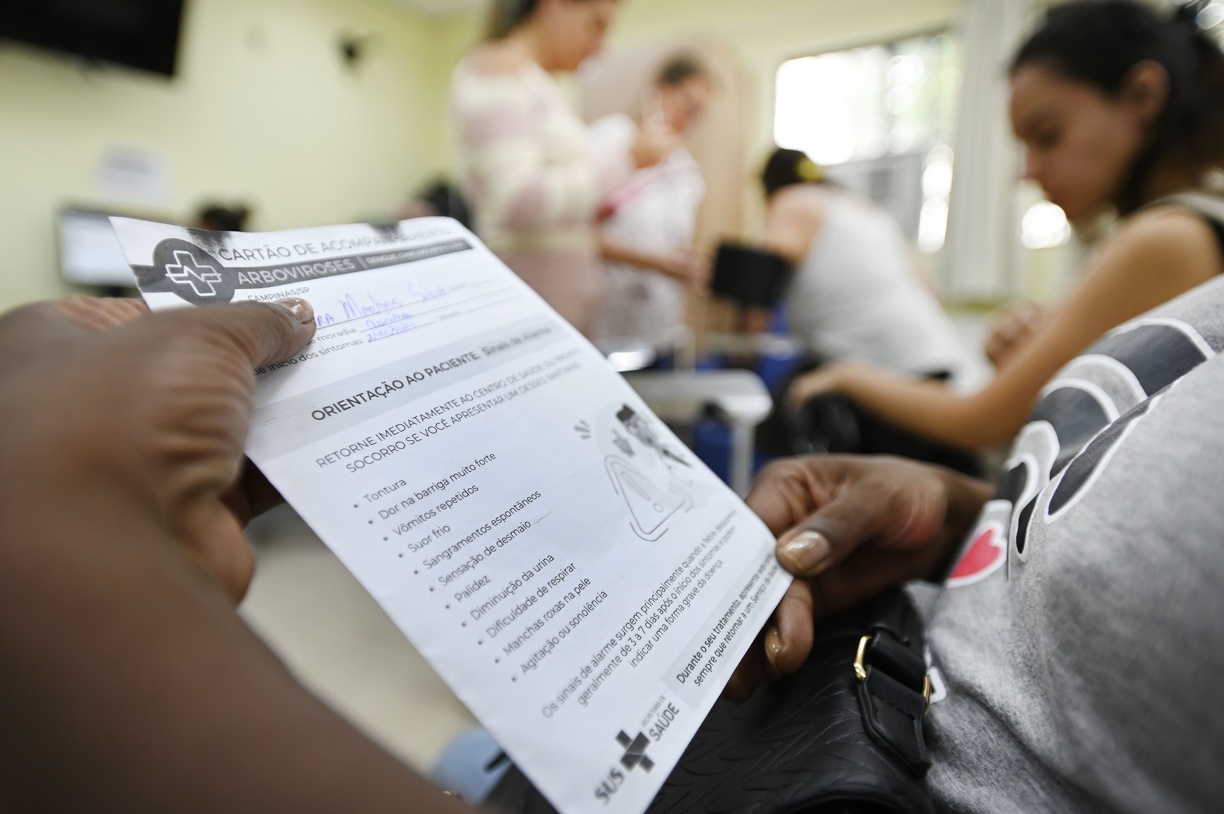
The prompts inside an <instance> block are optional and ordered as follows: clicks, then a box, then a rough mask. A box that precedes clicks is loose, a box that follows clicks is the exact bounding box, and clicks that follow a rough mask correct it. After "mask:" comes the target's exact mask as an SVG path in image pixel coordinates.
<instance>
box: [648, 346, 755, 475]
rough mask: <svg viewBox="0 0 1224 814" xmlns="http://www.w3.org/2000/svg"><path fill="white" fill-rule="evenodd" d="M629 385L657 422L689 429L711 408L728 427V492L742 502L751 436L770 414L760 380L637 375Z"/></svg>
mask: <svg viewBox="0 0 1224 814" xmlns="http://www.w3.org/2000/svg"><path fill="white" fill-rule="evenodd" d="M625 381H627V382H628V383H629V386H630V387H632V388H633V389H634V390H635V391H637V394H638V395H639V396H641V397H642V400H643V401H645V402H646V403H647V404H648V405H650V409H652V410H654V411H655V413H656V414H657V415H658V416H659V418H661V419H663V421H665V422H667V423H669V424H692V423H694V422H696V421H697V419H699V418H701V415H702V412H703V411H704V409H705V407H706V405H712V406H713V407H714V408H715V409H716V410H718V411H719V413H720V414H721V415H722V416H724V417H725V418H726V420H727V423H728V424H730V426H731V488H732V489H734V490H735V492H736V493H737V494H738V495H740V496H741V497H743V496H744V495H747V494H748V489H749V488H750V487H751V486H752V453H753V432H754V430H755V429H756V426H757V425H758V424H760V423H761V422H762V421H764V420H765V417H766V416H767V415H769V411H770V410H771V409H772V408H773V399H772V398H770V396H769V391H768V390H766V389H765V385H764V383H763V382H762V381H761V378H760V377H759V376H757V375H756V374H755V373H752V372H750V371H747V370H710V371H687V370H685V371H641V372H638V373H628V374H626V375H625Z"/></svg>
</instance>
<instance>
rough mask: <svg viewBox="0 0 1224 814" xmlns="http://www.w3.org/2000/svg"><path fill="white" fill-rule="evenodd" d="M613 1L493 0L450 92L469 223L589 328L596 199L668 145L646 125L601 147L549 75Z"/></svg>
mask: <svg viewBox="0 0 1224 814" xmlns="http://www.w3.org/2000/svg"><path fill="white" fill-rule="evenodd" d="M616 8H617V3H616V0H497V2H495V4H494V18H493V24H492V26H491V29H490V33H489V38H488V39H487V40H485V41H484V42H482V43H481V44H480V45H478V46H477V47H476V48H474V49H473V50H472V51H471V53H469V54H468V55H467V57H465V58H464V60H463V62H462V63H461V64H460V65H459V68H458V69H457V70H456V72H455V77H454V81H453V85H452V95H451V103H452V109H453V111H454V114H455V116H456V119H457V125H458V134H459V147H460V151H461V153H462V157H463V161H464V165H465V176H466V185H467V192H468V194H469V197H470V199H471V202H472V207H473V209H474V211H475V217H476V226H477V231H478V232H479V233H480V235H481V237H482V238H483V239H484V240H485V242H486V243H488V245H489V248H491V249H492V250H493V251H494V252H496V253H497V255H498V256H499V257H501V258H502V260H503V261H505V263H506V264H507V265H508V266H510V268H511V269H513V270H514V271H515V272H516V273H517V274H518V275H519V276H520V277H522V278H523V280H524V281H526V282H527V284H528V285H530V286H531V287H532V288H534V289H535V290H536V291H538V292H539V293H540V295H541V296H543V297H544V299H545V300H547V301H548V302H549V304H551V305H552V306H553V307H554V308H556V309H557V310H558V311H559V312H560V313H561V315H562V316H563V317H565V318H566V319H567V320H569V321H570V322H571V323H572V324H573V325H574V326H575V327H576V328H578V329H579V330H581V331H583V332H584V333H588V334H589V333H591V332H592V331H593V328H594V319H595V313H596V309H597V305H598V300H599V290H600V288H599V267H598V257H597V251H596V240H595V232H594V223H595V215H596V210H597V208H598V205H599V201H600V200H601V199H602V198H603V196H604V195H605V194H607V193H608V192H609V191H610V190H612V189H614V188H616V187H617V186H619V185H621V184H623V183H624V182H625V181H626V180H628V178H629V176H630V175H631V173H632V172H633V171H634V169H635V168H638V167H645V166H652V165H654V164H656V163H658V162H659V161H660V160H661V159H662V158H663V157H664V156H665V155H667V153H668V152H670V151H671V148H672V147H673V146H674V144H675V139H674V137H673V136H671V135H670V134H669V133H667V132H666V131H665V130H664V129H662V128H658V127H653V128H652V127H643V128H641V129H639V130H638V131H637V133H636V137H635V139H634V140H633V141H632V143H631V145H630V146H629V148H628V149H627V150H626V149H625V148H624V146H623V145H622V147H621V148H620V149H616V150H611V151H602V152H601V151H599V150H597V149H596V147H595V145H594V144H593V143H592V141H591V138H590V134H589V132H588V130H587V127H586V126H585V124H584V123H583V122H582V120H581V119H580V118H579V117H578V115H577V114H576V113H575V112H574V110H573V109H572V107H571V106H570V104H569V102H568V101H567V100H566V99H565V97H564V96H563V95H562V93H561V91H560V89H559V88H558V87H557V85H556V83H555V82H554V81H553V79H552V77H551V76H550V75H549V74H550V73H552V72H571V71H574V70H575V69H577V68H578V66H579V65H581V64H582V62H583V61H584V60H585V59H586V58H587V57H589V56H591V55H592V54H594V53H595V52H596V51H598V50H599V47H600V45H601V43H602V41H603V37H604V32H605V31H606V30H607V28H608V26H609V25H610V24H611V22H612V18H613V16H614V14H615V12H616Z"/></svg>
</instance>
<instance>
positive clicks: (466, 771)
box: [433, 727, 511, 806]
mask: <svg viewBox="0 0 1224 814" xmlns="http://www.w3.org/2000/svg"><path fill="white" fill-rule="evenodd" d="M510 766H511V763H510V758H509V757H507V756H506V753H505V752H503V751H502V748H501V746H499V745H498V743H497V741H495V740H493V736H492V735H490V734H489V732H488V730H486V729H482V728H479V727H478V728H476V729H469V730H468V731H467V732H464V733H463V734H461V735H459V737H457V738H455V739H454V740H453V741H451V743H450V745H449V746H447V747H446V748H445V749H443V750H442V755H441V756H440V757H439V758H438V762H437V764H436V765H435V766H434V770H433V780H434V783H436V784H437V785H439V786H441V787H442V788H444V789H447V790H448V791H453V792H455V793H456V794H458V795H459V796H460V797H462V798H463V802H465V803H467V804H468V805H470V806H476V805H480V804H481V803H483V802H484V800H485V798H486V797H488V796H489V792H491V791H493V787H494V786H496V785H497V781H499V780H501V779H502V775H504V774H505V773H506V771H507V770H508V769H509V768H510Z"/></svg>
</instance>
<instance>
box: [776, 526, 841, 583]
mask: <svg viewBox="0 0 1224 814" xmlns="http://www.w3.org/2000/svg"><path fill="white" fill-rule="evenodd" d="M828 558H829V541H828V540H827V539H825V536H824V535H823V534H821V533H820V532H817V531H803V532H799V533H798V534H796V535H795V536H794V537H792V538H790V539H789V540H786V541H785V542H780V543H779V545H778V561H779V562H781V563H782V564H783V565H784V566H786V570H787V571H790V572H791V573H792V574H799V575H802V576H813V575H814V574H815V573H817V572H818V571H819V570H820V569H821V567H822V566H823V565H824V563H825V560H827V559H828Z"/></svg>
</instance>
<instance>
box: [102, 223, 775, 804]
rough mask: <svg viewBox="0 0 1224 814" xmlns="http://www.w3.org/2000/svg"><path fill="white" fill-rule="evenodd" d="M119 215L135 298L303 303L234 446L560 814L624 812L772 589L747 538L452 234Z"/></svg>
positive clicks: (771, 575)
mask: <svg viewBox="0 0 1224 814" xmlns="http://www.w3.org/2000/svg"><path fill="white" fill-rule="evenodd" d="M114 224H115V229H116V231H117V233H118V235H119V238H120V241H121V243H122V244H123V247H124V250H125V252H126V253H127V257H128V260H129V262H130V263H131V264H132V267H133V271H134V272H135V273H136V276H137V279H138V280H139V283H140V287H141V290H142V291H143V292H144V296H145V298H146V300H147V301H148V303H149V305H150V306H151V307H152V308H154V309H165V308H173V307H181V306H186V305H207V304H210V303H221V302H228V301H237V300H265V301H270V300H275V299H280V298H282V297H287V296H296V297H303V298H305V299H307V300H309V301H310V303H311V304H312V305H313V306H314V309H315V314H316V318H317V321H318V333H317V335H316V337H315V339H314V341H313V342H311V344H310V345H309V346H308V347H307V348H306V349H305V350H304V351H303V352H301V353H300V354H299V355H297V356H296V357H295V358H292V359H288V360H286V361H284V362H281V363H278V364H273V365H270V366H268V367H266V368H263V369H261V370H259V371H257V374H258V376H257V382H258V385H257V390H256V398H255V402H256V405H255V413H254V421H253V426H252V430H251V436H250V441H249V446H248V450H247V452H248V454H249V456H250V457H251V459H252V460H253V461H254V462H255V463H256V464H257V465H258V466H259V467H260V469H262V470H263V472H264V473H265V474H266V475H267V476H268V478H269V479H270V480H271V482H272V483H273V484H274V485H275V486H276V487H277V488H278V489H279V490H280V492H281V494H283V495H284V496H285V498H286V499H287V500H288V501H289V503H290V504H291V505H292V506H293V507H294V508H295V509H296V510H297V511H298V512H299V513H300V514H301V515H302V517H303V518H305V520H306V521H307V522H308V523H309V524H310V526H311V527H312V528H313V529H314V530H315V531H316V532H317V533H318V535H319V536H320V537H321V538H322V539H323V541H324V542H325V543H326V544H327V545H328V546H329V547H330V548H331V549H332V551H334V552H335V554H336V556H337V557H339V558H340V560H341V561H343V563H344V564H345V565H346V566H347V567H348V568H349V570H351V571H352V572H353V574H354V575H355V576H356V577H357V579H358V580H360V581H361V583H362V585H364V586H365V588H366V589H367V590H368V591H369V592H370V593H371V594H372V595H373V596H374V598H375V599H376V600H377V601H378V602H379V604H380V605H381V606H382V607H383V609H384V610H385V611H386V612H387V614H388V615H390V617H391V618H392V619H393V620H394V622H395V624H396V625H398V626H399V628H400V629H401V630H403V631H404V633H405V634H406V635H407V636H408V637H409V638H410V639H411V640H412V642H413V644H414V645H415V646H416V648H417V649H418V650H419V651H420V652H421V653H422V654H423V655H424V656H425V658H426V659H428V660H429V662H430V664H432V665H433V667H434V668H435V669H436V670H437V671H438V673H439V674H440V675H441V676H442V678H443V679H444V680H445V681H446V682H447V684H449V685H450V687H451V688H452V689H453V690H454V691H455V693H456V694H457V695H458V696H459V697H460V698H461V699H462V700H463V702H464V703H465V704H466V705H467V706H468V707H469V708H470V709H471V711H472V712H473V713H474V714H475V715H476V717H477V718H478V719H479V720H480V721H481V722H482V723H483V724H484V725H485V726H486V727H488V729H489V730H490V732H491V733H492V734H493V736H494V737H495V738H496V739H497V740H498V742H499V743H501V744H502V746H503V747H504V748H505V750H506V751H507V753H508V754H509V755H510V756H511V758H512V759H513V760H514V762H515V763H516V764H518V766H519V767H520V768H521V769H522V770H523V771H524V772H525V773H526V774H527V776H528V777H530V778H531V780H532V781H533V782H534V783H535V784H536V786H537V787H538V788H539V789H540V790H541V791H542V792H543V793H544V794H545V795H546V796H547V797H548V798H549V800H550V801H551V802H552V803H553V804H554V805H555V806H556V807H557V808H558V809H559V810H560V811H562V812H565V814H581V813H582V812H594V811H612V812H626V813H627V814H639V812H642V811H644V810H645V809H646V807H647V806H648V805H649V803H650V801H651V799H652V797H653V796H654V794H655V793H656V792H657V790H658V788H659V787H660V786H661V785H662V783H663V781H664V780H665V779H666V778H667V775H668V773H669V772H670V771H671V769H672V768H673V766H674V765H675V763H676V761H677V759H678V758H679V756H680V754H681V753H682V752H683V750H684V748H685V746H686V745H687V744H688V742H689V739H690V738H691V737H692V735H693V733H694V732H695V731H696V729H697V727H698V726H699V725H700V723H701V721H702V718H703V717H704V716H705V714H706V712H707V711H708V710H709V708H710V706H711V705H712V704H713V703H714V701H715V700H716V698H717V696H718V694H719V692H720V691H721V690H722V687H723V685H724V684H725V682H726V680H727V678H728V677H729V676H730V673H731V671H732V670H733V669H734V667H735V666H736V664H737V663H738V662H739V660H740V658H741V657H742V656H743V655H744V653H745V652H746V651H747V649H748V647H749V646H750V645H751V643H752V641H753V638H754V637H755V636H756V634H757V633H758V631H759V630H760V629H761V627H762V626H763V625H764V623H765V621H766V619H767V618H768V616H769V614H770V612H771V611H772V610H773V608H774V607H775V606H776V605H777V603H778V601H779V600H780V599H781V596H782V594H783V592H784V591H785V589H786V587H787V585H788V584H789V578H788V577H787V576H786V575H785V574H784V572H782V571H781V570H780V569H779V568H778V566H777V564H776V563H775V560H774V556H773V551H774V540H773V536H772V535H771V534H770V533H769V531H768V530H767V529H766V528H765V527H764V525H763V524H762V523H761V522H760V521H759V520H758V519H757V518H756V517H755V516H754V515H753V514H752V513H751V512H750V511H749V510H748V508H747V507H746V506H744V504H743V503H742V502H741V501H740V500H739V498H737V497H736V496H735V495H734V494H733V493H732V492H731V491H730V490H729V489H728V488H727V487H726V486H724V485H723V484H722V483H721V482H720V481H719V480H718V479H717V478H716V477H715V476H714V475H713V474H712V473H711V472H710V471H709V470H708V469H707V468H706V467H705V466H703V465H702V464H701V462H700V461H699V460H697V458H696V457H695V456H694V455H693V454H692V453H691V452H690V451H689V450H688V449H687V448H685V447H684V446H683V445H682V444H681V443H680V441H678V440H677V439H676V437H675V436H674V435H673V434H672V433H671V432H670V431H668V429H667V428H666V427H665V426H663V424H662V423H661V422H660V421H659V420H658V419H657V418H656V417H655V416H654V415H653V414H652V413H651V411H650V410H649V409H648V408H647V406H646V405H645V404H644V403H642V401H641V399H639V398H638V397H637V395H635V393H634V392H633V390H632V389H630V388H629V386H628V385H626V384H625V382H624V380H623V379H622V378H621V377H620V376H619V375H618V374H616V373H614V372H612V370H611V369H610V368H609V367H608V364H607V362H606V361H605V360H604V359H603V357H602V356H601V355H600V354H599V352H598V351H597V350H595V348H594V347H593V346H592V345H591V344H590V343H588V342H587V341H586V340H585V339H584V338H583V337H582V336H581V335H580V334H579V333H578V332H577V331H575V330H574V329H573V328H572V327H570V326H569V325H568V324H567V323H565V322H564V321H563V320H562V319H561V318H560V317H559V316H557V314H556V313H555V312H554V311H553V310H552V309H551V308H549V307H548V306H547V305H546V304H545V303H544V302H543V300H541V299H540V298H539V297H538V296H537V295H536V294H535V293H534V292H533V291H532V290H531V289H529V288H528V287H527V286H526V285H525V284H524V283H523V282H522V281H520V280H519V279H518V278H517V277H516V276H515V275H514V274H513V273H511V272H510V271H509V269H507V268H506V267H505V266H504V265H502V263H501V262H500V261H498V260H497V259H496V258H495V257H494V256H493V254H492V253H491V252H489V251H488V250H487V249H486V248H485V247H484V246H483V245H482V244H481V243H480V242H479V241H478V240H477V239H476V238H475V237H474V236H473V235H472V234H471V233H470V232H468V231H467V230H465V229H464V228H463V227H462V226H460V225H459V224H458V223H456V222H454V221H451V220H447V219H440V218H438V219H422V220H412V221H405V222H403V223H398V224H389V225H385V226H372V225H357V226H337V227H328V228H320V229H309V230H301V231H294V232H281V233H276V234H228V235H227V234H222V233H212V232H199V231H194V230H188V229H182V228H178V227H173V226H166V225H163V224H152V223H144V222H140V221H133V220H124V219H116V220H115V221H114ZM318 601H319V602H324V603H325V602H327V601H328V597H326V596H320V597H318Z"/></svg>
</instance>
